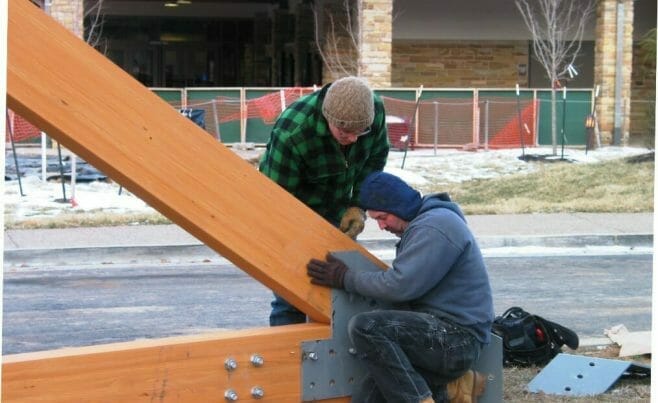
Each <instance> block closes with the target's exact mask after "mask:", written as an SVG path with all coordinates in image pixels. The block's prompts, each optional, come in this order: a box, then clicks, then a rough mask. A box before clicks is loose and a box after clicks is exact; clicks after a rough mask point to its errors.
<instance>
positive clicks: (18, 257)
mask: <svg viewBox="0 0 658 403" xmlns="http://www.w3.org/2000/svg"><path fill="white" fill-rule="evenodd" d="M397 241H398V239H397V238H382V239H366V240H362V241H359V243H360V244H361V245H362V246H363V247H365V248H366V249H368V250H369V251H371V252H373V254H378V252H382V251H393V250H394V249H395V244H396V243H397ZM478 243H479V245H480V248H481V249H496V248H510V247H526V246H537V247H553V248H572V249H573V248H583V247H588V246H623V247H629V248H633V247H639V246H644V247H651V246H652V245H653V235H652V234H629V235H564V236H485V237H481V238H479V239H478ZM389 254H390V253H387V255H389ZM391 256H392V255H391ZM199 262H203V263H210V262H212V263H227V262H228V260H227V259H225V258H224V257H222V256H221V255H219V254H218V253H217V252H215V251H214V250H212V249H210V248H209V247H207V246H206V245H203V244H201V243H195V244H185V245H155V246H154V245H144V246H101V247H73V248H59V249H45V248H44V249H13V250H12V249H9V250H5V251H4V264H5V266H7V267H34V266H46V267H58V266H87V265H126V264H130V265H133V264H171V263H199Z"/></svg>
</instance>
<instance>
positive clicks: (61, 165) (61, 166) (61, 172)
mask: <svg viewBox="0 0 658 403" xmlns="http://www.w3.org/2000/svg"><path fill="white" fill-rule="evenodd" d="M57 158H58V159H59V178H60V180H61V181H62V200H61V201H62V202H66V201H67V200H66V186H65V185H64V163H63V162H62V146H61V145H60V144H59V142H57Z"/></svg>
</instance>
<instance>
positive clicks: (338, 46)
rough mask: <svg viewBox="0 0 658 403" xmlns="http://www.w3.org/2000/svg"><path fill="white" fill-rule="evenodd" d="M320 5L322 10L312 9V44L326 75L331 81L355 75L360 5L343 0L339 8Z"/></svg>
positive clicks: (358, 71)
mask: <svg viewBox="0 0 658 403" xmlns="http://www.w3.org/2000/svg"><path fill="white" fill-rule="evenodd" d="M322 3H323V4H324V5H325V7H324V8H323V7H320V9H318V8H316V7H317V6H313V17H314V19H315V44H316V46H317V48H318V53H319V54H320V57H321V58H322V61H323V63H324V65H325V67H326V68H327V70H328V71H329V75H330V76H331V77H332V78H339V77H343V76H348V75H359V74H360V72H361V66H360V63H361V51H360V50H361V35H360V32H361V30H360V27H359V16H360V12H361V9H360V7H361V2H360V1H356V2H351V1H350V0H343V2H342V6H340V7H336V6H338V3H335V2H331V1H330V2H322ZM338 8H340V10H338ZM337 11H339V12H337ZM325 25H326V26H325Z"/></svg>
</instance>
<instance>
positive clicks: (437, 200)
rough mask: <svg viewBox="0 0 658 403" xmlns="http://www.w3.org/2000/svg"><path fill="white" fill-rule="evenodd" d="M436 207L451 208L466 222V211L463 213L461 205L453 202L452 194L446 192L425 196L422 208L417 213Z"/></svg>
mask: <svg viewBox="0 0 658 403" xmlns="http://www.w3.org/2000/svg"><path fill="white" fill-rule="evenodd" d="M436 208H446V209H448V210H451V211H453V212H454V213H455V214H457V215H458V216H459V217H460V218H461V219H462V220H464V222H466V217H464V213H462V210H461V209H460V208H459V205H458V204H457V203H455V202H453V201H452V200H451V199H450V196H449V195H448V194H447V193H445V192H443V193H433V194H428V195H426V196H424V197H423V200H422V205H421V206H420V210H418V214H417V215H416V217H417V216H419V215H421V214H423V213H425V212H427V211H429V210H433V209H436Z"/></svg>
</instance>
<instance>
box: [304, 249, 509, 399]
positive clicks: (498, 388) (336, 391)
mask: <svg viewBox="0 0 658 403" xmlns="http://www.w3.org/2000/svg"><path fill="white" fill-rule="evenodd" d="M332 255H333V256H335V257H337V258H339V259H341V260H342V261H343V262H345V264H346V265H347V266H349V267H350V269H354V270H367V271H379V270H381V269H380V268H379V267H377V266H376V265H375V264H374V263H373V262H371V261H370V260H368V259H367V258H366V257H365V256H363V255H361V254H360V253H359V252H356V251H345V252H332ZM331 306H332V309H331V331H332V338H331V339H327V340H313V341H304V342H302V400H303V401H312V400H323V399H330V398H336V397H342V396H350V395H351V394H352V390H353V388H354V386H355V385H357V384H358V383H359V382H360V381H361V380H362V379H363V377H364V376H365V374H366V368H365V365H364V364H363V363H362V362H361V361H360V360H359V359H358V357H357V356H356V351H355V349H354V347H353V346H352V345H351V342H350V340H349V336H348V334H347V323H348V322H349V320H350V319H351V318H352V316H354V315H356V314H357V313H360V312H366V311H372V310H375V309H387V308H390V307H391V304H390V303H387V302H384V301H377V300H374V299H372V298H367V297H363V296H360V295H356V294H350V293H347V292H345V291H343V290H335V289H334V290H332V294H331ZM491 338H492V340H491V343H490V344H489V345H488V346H486V347H485V348H484V349H483V350H482V353H481V354H480V359H479V360H478V362H477V363H476V364H475V368H474V369H475V370H476V371H479V372H481V373H484V374H486V376H487V383H486V387H485V392H484V395H482V396H480V397H479V398H478V402H482V403H494V402H495V403H497V402H501V401H502V398H503V348H502V345H503V343H502V339H501V338H500V337H498V336H496V335H494V334H492V335H491Z"/></svg>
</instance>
